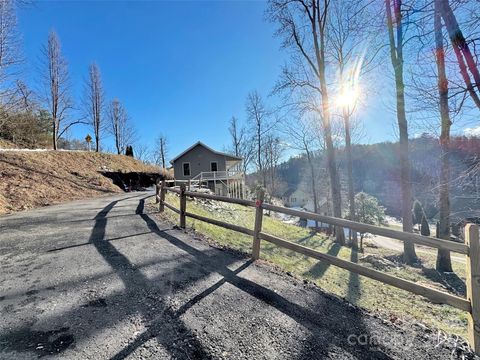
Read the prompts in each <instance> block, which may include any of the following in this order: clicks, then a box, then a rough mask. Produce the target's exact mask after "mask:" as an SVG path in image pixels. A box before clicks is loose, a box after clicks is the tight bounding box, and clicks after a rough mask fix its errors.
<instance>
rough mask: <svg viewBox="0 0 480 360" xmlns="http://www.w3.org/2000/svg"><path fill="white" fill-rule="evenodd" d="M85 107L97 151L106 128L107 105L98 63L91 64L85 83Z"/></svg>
mask: <svg viewBox="0 0 480 360" xmlns="http://www.w3.org/2000/svg"><path fill="white" fill-rule="evenodd" d="M85 91H86V97H85V107H86V111H87V115H88V117H89V120H90V125H91V126H92V129H93V134H94V137H95V151H96V152H99V151H100V138H101V136H102V130H103V129H104V123H103V114H104V106H105V92H104V90H103V84H102V77H101V74H100V69H99V68H98V66H97V64H96V63H92V64H90V66H89V68H88V78H87V80H86V84H85Z"/></svg>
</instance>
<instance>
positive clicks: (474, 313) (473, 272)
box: [156, 181, 480, 354]
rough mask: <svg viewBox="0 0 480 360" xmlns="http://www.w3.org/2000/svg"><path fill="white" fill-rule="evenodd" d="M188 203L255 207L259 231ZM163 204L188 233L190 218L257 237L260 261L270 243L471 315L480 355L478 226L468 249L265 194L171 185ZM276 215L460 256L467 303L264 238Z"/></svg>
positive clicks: (469, 232) (161, 188)
mask: <svg viewBox="0 0 480 360" xmlns="http://www.w3.org/2000/svg"><path fill="white" fill-rule="evenodd" d="M166 191H170V192H173V193H176V194H179V195H180V209H177V208H175V207H173V206H172V205H171V204H168V203H166V202H165V193H166ZM187 197H191V198H203V199H210V200H216V201H221V202H227V203H234V204H239V205H244V206H250V207H255V208H256V210H255V225H254V228H253V230H252V229H248V228H245V227H243V226H239V225H234V224H230V223H227V222H223V221H220V220H215V219H211V218H207V217H205V216H200V215H197V214H193V213H190V212H187V211H186V207H187ZM156 199H157V202H159V203H160V204H159V210H160V212H163V208H164V206H166V207H167V208H168V209H170V210H173V211H174V212H175V213H177V214H179V216H180V227H181V228H185V226H186V217H190V218H193V219H196V220H200V221H204V222H207V223H210V224H213V225H216V226H220V227H223V228H226V229H229V230H233V231H237V232H240V233H243V234H246V235H250V236H252V237H253V244H252V258H253V259H254V260H257V259H258V258H259V257H260V241H261V240H264V241H267V242H270V243H272V244H275V245H277V246H280V247H283V248H286V249H289V250H292V251H294V252H297V253H299V254H303V255H306V256H309V257H312V258H314V259H317V260H320V261H324V262H326V263H328V264H331V265H334V266H338V267H340V268H343V269H346V270H348V271H351V272H354V273H356V274H359V275H362V276H365V277H368V278H370V279H374V280H377V281H379V282H382V283H384V284H388V285H391V286H394V287H396V288H399V289H402V290H406V291H408V292H411V293H414V294H417V295H420V296H423V297H425V298H427V299H429V300H431V301H432V302H434V303H442V304H448V305H450V306H453V307H455V308H457V309H460V310H463V311H466V312H467V313H468V337H469V342H470V346H471V347H472V348H473V349H474V351H475V353H477V354H480V240H479V227H478V225H475V224H467V226H466V227H465V244H462V243H455V242H451V241H447V240H441V239H436V238H432V237H428V236H422V235H417V234H412V233H405V232H402V231H397V230H391V229H385V228H381V227H378V226H374V225H367V224H362V223H359V222H355V221H350V220H345V219H340V218H335V217H330V216H323V215H319V214H315V213H311V212H304V211H298V210H293V209H289V208H285V207H281V206H276V205H272V204H267V203H264V202H263V199H264V192H263V190H259V191H258V193H257V198H256V201H252V200H244V199H235V198H229V197H225V196H217V195H211V194H205V193H200V192H192V191H186V184H185V183H183V184H181V185H180V188H172V187H166V183H165V181H163V182H162V184H161V185H160V184H157V196H156ZM264 210H270V211H274V212H279V213H283V214H287V215H292V216H298V217H302V218H306V219H311V220H316V221H319V222H322V223H327V224H331V225H336V226H341V227H346V228H350V229H352V230H354V231H357V232H362V233H366V232H368V233H372V234H375V235H380V236H385V237H389V238H392V239H396V240H400V241H410V242H413V243H416V244H420V245H425V246H429V247H433V248H436V249H443V250H448V251H452V252H457V253H460V254H465V255H466V257H467V259H466V260H467V261H466V264H467V265H466V283H467V297H466V298H462V297H459V296H456V295H452V294H449V293H446V292H443V291H439V290H436V289H432V288H430V287H427V286H424V285H419V284H417V283H415V282H413V281H409V280H404V279H401V278H399V277H396V276H392V275H389V274H386V273H383V272H381V271H378V270H374V269H372V268H368V267H365V266H362V265H359V264H357V263H354V262H351V261H348V260H344V259H341V258H338V257H335V256H332V255H329V254H325V253H322V252H320V251H317V250H314V249H311V248H308V247H305V246H303V245H299V244H296V243H293V242H290V241H287V240H284V239H281V238H279V237H276V236H273V235H270V234H267V233H264V232H262V222H263V221H262V220H263V211H264Z"/></svg>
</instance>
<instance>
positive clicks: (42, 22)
mask: <svg viewBox="0 0 480 360" xmlns="http://www.w3.org/2000/svg"><path fill="white" fill-rule="evenodd" d="M264 10H265V3H264V2H260V1H248V2H247V1H232V2H227V1H217V2H205V1H198V2H183V1H182V2H154V1H150V2H119V1H84V2H80V1H78V2H76V1H64V2H55V1H46V2H42V1H40V2H37V3H36V4H35V5H34V6H32V7H28V8H24V9H21V10H20V12H19V14H18V18H19V19H18V20H19V26H20V31H21V33H22V36H23V41H24V52H25V55H26V57H27V59H28V66H27V70H26V77H27V80H28V82H29V83H30V84H31V85H33V86H37V85H38V79H39V76H38V71H37V69H38V63H39V57H40V49H41V46H42V45H43V44H44V43H45V42H46V39H47V36H48V32H49V31H50V29H55V31H56V32H57V33H58V35H59V37H60V40H61V42H62V46H63V52H64V55H65V57H66V58H67V60H68V62H69V69H70V73H71V78H72V84H73V95H74V97H75V99H76V100H77V106H79V107H80V99H81V97H82V93H83V82H84V79H85V76H86V74H87V68H88V65H89V63H91V62H92V61H95V62H96V63H97V64H98V65H99V67H100V69H101V72H102V77H103V82H104V88H105V91H106V96H107V99H112V98H114V97H118V98H119V99H120V100H121V101H122V102H123V103H124V104H125V106H126V108H127V110H128V112H129V114H130V116H131V118H132V120H133V121H134V122H135V126H136V128H137V131H138V135H139V142H143V143H146V144H148V145H152V144H153V142H154V140H155V138H156V137H157V136H158V135H159V134H160V133H162V132H163V133H164V134H166V135H167V137H168V138H169V142H170V156H171V157H173V156H174V155H176V154H177V153H179V152H181V151H182V150H183V149H185V148H186V147H188V146H190V145H191V144H192V143H194V142H196V141H197V140H201V141H204V142H205V143H207V144H209V145H210V146H212V147H214V148H217V149H223V148H224V146H226V145H228V143H229V138H228V130H227V129H228V120H229V119H230V117H231V116H232V115H236V116H237V117H239V118H240V119H241V120H244V118H245V115H244V113H245V111H244V108H245V98H246V96H247V94H248V92H249V91H251V90H254V89H257V90H258V91H259V92H260V93H261V94H263V95H264V97H266V96H267V95H268V94H269V93H270V91H271V89H272V87H273V86H274V84H275V82H276V80H277V79H278V76H279V74H280V68H281V65H282V64H283V63H284V62H285V61H286V60H287V54H286V53H285V51H283V50H281V49H280V42H279V40H278V39H276V38H274V36H273V35H274V31H275V25H274V24H271V23H269V22H267V21H265V20H264ZM268 101H272V102H273V101H274V100H273V99H272V100H269V99H267V102H268ZM370 106H371V108H370V110H369V111H368V113H365V112H364V113H363V114H362V117H363V118H364V119H362V120H363V121H364V122H365V127H366V128H367V129H368V136H367V137H366V138H365V139H364V142H365V141H366V142H376V141H381V140H391V139H393V137H394V131H393V125H394V121H395V116H394V114H393V113H386V112H385V110H383V111H382V110H381V108H382V106H381V102H379V101H375V100H372V102H371V103H370ZM378 111H381V113H382V117H381V118H380V117H376V116H372V115H369V114H373V113H376V112H378ZM88 132H90V133H91V131H90V130H89V129H87V128H85V127H82V126H79V127H77V128H75V129H74V130H73V131H72V133H71V136H72V137H78V138H82V139H83V138H84V137H85V135H86V134H87V133H88ZM106 141H108V146H107V147H111V144H112V143H111V140H110V139H109V140H106Z"/></svg>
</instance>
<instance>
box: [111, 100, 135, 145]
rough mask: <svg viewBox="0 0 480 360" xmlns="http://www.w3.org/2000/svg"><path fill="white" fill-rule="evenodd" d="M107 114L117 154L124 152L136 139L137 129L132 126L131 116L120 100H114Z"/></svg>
mask: <svg viewBox="0 0 480 360" xmlns="http://www.w3.org/2000/svg"><path fill="white" fill-rule="evenodd" d="M107 115H108V120H109V125H110V126H109V128H108V130H109V132H110V134H112V136H113V138H114V139H115V148H116V149H117V154H123V153H124V151H125V148H126V147H127V145H128V144H131V143H132V142H133V141H134V140H135V129H134V128H133V127H132V126H131V124H130V121H129V120H130V118H129V117H128V114H127V111H126V110H125V108H124V107H123V105H122V103H121V102H120V100H118V99H113V100H112V102H111V103H110V105H109V107H108V113H107ZM137 154H138V149H137Z"/></svg>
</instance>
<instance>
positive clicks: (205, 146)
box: [170, 141, 243, 164]
mask: <svg viewBox="0 0 480 360" xmlns="http://www.w3.org/2000/svg"><path fill="white" fill-rule="evenodd" d="M198 145H200V146H203V147H204V148H205V149H207V150H209V151H211V152H212V153H214V154H217V155H223V156H225V157H227V158H229V159H231V160H243V158H241V157H238V156H235V155H230V154H227V153H224V152H220V151H217V150H213V149H212V148H211V147H209V146H207V145H205V144H204V143H202V142H201V141H197V142H196V143H195V144H193V145H192V146H190V147H189V148H188V149H187V150H185V151H184V152H182V153H181V154H179V155H177V156H175V157H174V158H173V159H172V160H170V163H171V164H173V163H174V162H175V161H176V160H178V159H179V158H181V157H182V156H183V155H185V154H186V153H188V152H189V151H191V150H193V149H194V148H195V147H197V146H198Z"/></svg>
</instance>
